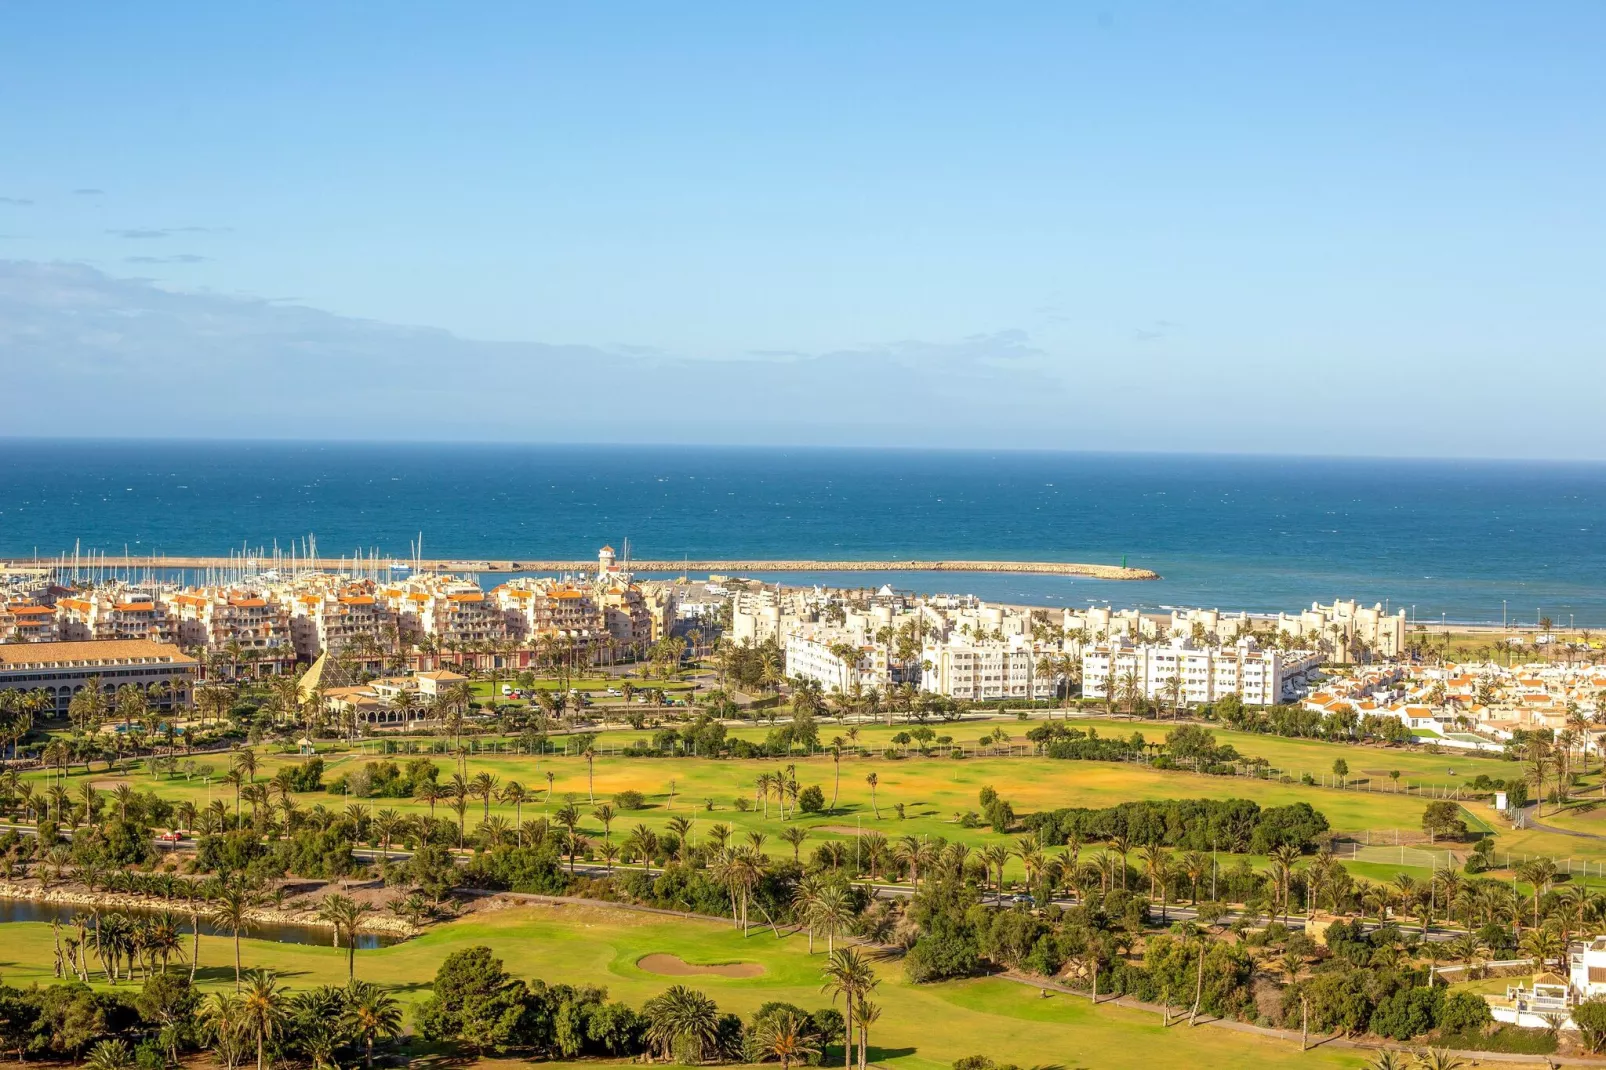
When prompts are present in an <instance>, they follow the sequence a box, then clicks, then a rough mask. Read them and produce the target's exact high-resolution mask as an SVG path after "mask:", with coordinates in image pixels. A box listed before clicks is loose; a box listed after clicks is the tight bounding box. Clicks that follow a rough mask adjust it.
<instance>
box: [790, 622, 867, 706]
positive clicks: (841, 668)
mask: <svg viewBox="0 0 1606 1070" xmlns="http://www.w3.org/2000/svg"><path fill="white" fill-rule="evenodd" d="M785 640H786V641H785V644H784V646H783V649H784V650H785V651H786V675H787V676H790V677H801V678H802V679H805V680H814V681H816V682H817V683H818V684H819V685H820V688H821V690H823V691H824V692H825V693H826V694H830V693H832V692H835V691H840V692H842V693H844V694H846V693H847V692H849V691H852V690H853V689H854V687H855V686H858V687H860V688H870V687H877V688H885V687H886V686H887V684H888V683H889V681H890V676H889V675H888V674H887V673H886V671H885V664H886V657H885V652H884V651H881V650H878V649H877V648H876V647H875V646H873V645H871V644H868V643H865V642H863V641H862V640H859V639H856V638H855V637H854V636H853V635H852V634H851V633H849V632H847V631H844V630H842V629H838V628H831V627H826V626H821V625H813V624H802V625H797V626H795V627H794V628H793V629H792V630H791V631H789V632H787V633H786V637H785ZM845 648H848V649H852V650H854V651H857V652H858V657H857V658H845V657H843V656H842V652H843V651H844V649H845ZM878 661H879V663H880V665H879V667H878V664H877V663H878Z"/></svg>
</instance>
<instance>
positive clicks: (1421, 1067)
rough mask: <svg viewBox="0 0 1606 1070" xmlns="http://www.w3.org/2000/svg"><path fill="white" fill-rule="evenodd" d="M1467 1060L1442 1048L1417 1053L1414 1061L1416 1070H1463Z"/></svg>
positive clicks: (1413, 1064)
mask: <svg viewBox="0 0 1606 1070" xmlns="http://www.w3.org/2000/svg"><path fill="white" fill-rule="evenodd" d="M1465 1065H1467V1063H1466V1060H1465V1059H1462V1058H1461V1057H1460V1056H1457V1055H1453V1054H1451V1053H1450V1052H1448V1051H1445V1050H1444V1049H1442V1048H1428V1049H1426V1050H1425V1051H1419V1052H1417V1053H1416V1057H1415V1058H1414V1059H1413V1060H1412V1066H1413V1067H1414V1070H1461V1068H1462V1067H1463V1066H1465Z"/></svg>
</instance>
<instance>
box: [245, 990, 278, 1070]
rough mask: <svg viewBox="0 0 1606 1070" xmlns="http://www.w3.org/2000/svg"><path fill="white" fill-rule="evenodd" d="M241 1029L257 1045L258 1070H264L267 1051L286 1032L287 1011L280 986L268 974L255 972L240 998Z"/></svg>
mask: <svg viewBox="0 0 1606 1070" xmlns="http://www.w3.org/2000/svg"><path fill="white" fill-rule="evenodd" d="M239 1013H240V1027H241V1029H242V1030H243V1031H244V1032H245V1035H246V1036H247V1037H249V1038H251V1039H252V1040H254V1041H255V1042H256V1047H257V1070H262V1068H263V1058H262V1057H263V1050H264V1049H265V1048H266V1047H267V1045H268V1044H269V1043H270V1042H271V1041H272V1040H274V1039H275V1038H276V1037H277V1036H278V1035H279V1034H280V1032H282V1031H283V1029H284V1024H285V1019H286V1018H287V1016H288V1015H287V1010H286V1007H285V998H284V994H283V993H282V992H280V991H279V982H278V981H276V980H275V979H274V976H273V973H272V972H271V971H268V970H252V971H251V979H250V982H249V983H248V984H247V985H246V986H245V991H244V992H243V993H241V995H240V997H239Z"/></svg>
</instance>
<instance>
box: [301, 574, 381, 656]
mask: <svg viewBox="0 0 1606 1070" xmlns="http://www.w3.org/2000/svg"><path fill="white" fill-rule="evenodd" d="M395 627H396V614H395V612H394V611H393V610H391V608H390V607H389V606H388V605H387V604H385V603H384V602H382V601H381V600H380V599H379V598H377V597H375V595H374V591H373V587H372V585H362V584H359V585H355V586H351V587H347V588H344V589H339V588H334V587H326V588H323V589H320V590H314V591H309V592H306V593H303V594H298V595H296V596H295V597H294V598H292V599H291V601H290V636H291V642H292V645H293V646H294V647H295V652H296V656H297V657H298V658H300V659H302V660H304V661H311V660H312V659H313V658H316V657H317V656H318V655H319V654H321V653H323V652H324V651H326V650H329V651H340V650H347V649H362V648H363V647H365V646H368V647H371V648H373V649H382V648H383V647H384V646H385V644H386V643H387V641H388V633H389V631H390V630H391V629H394V628H395Z"/></svg>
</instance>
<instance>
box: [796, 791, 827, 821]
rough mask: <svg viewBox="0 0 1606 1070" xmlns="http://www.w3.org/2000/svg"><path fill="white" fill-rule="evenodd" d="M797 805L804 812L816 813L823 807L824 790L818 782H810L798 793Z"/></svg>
mask: <svg viewBox="0 0 1606 1070" xmlns="http://www.w3.org/2000/svg"><path fill="white" fill-rule="evenodd" d="M797 805H798V809H800V810H802V811H803V812H804V813H805V814H817V813H819V812H820V811H821V810H824V809H825V792H823V791H821V790H820V786H819V785H818V784H810V785H809V786H808V787H806V788H804V789H803V790H802V791H801V792H799V793H798V797H797Z"/></svg>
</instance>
